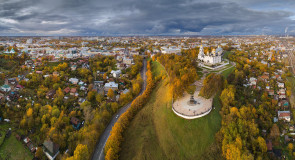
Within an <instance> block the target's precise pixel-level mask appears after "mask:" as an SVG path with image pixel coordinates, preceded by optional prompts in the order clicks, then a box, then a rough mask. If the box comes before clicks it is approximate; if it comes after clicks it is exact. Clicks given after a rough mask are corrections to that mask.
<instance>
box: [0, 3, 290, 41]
mask: <svg viewBox="0 0 295 160" xmlns="http://www.w3.org/2000/svg"><path fill="white" fill-rule="evenodd" d="M292 8H295V1H292V0H283V1H281V2H278V1H276V0H244V1H242V0H219V1H218V0H140V1H138V0H120V1H117V0H108V1H101V0H50V1H47V0H7V1H5V0H0V35H1V36H22V35H23V36H36V35H40V36H42V35H44V36H46V35H69V36H75V35H81V36H83V35H85V36H112V35H260V34H267V35H275V34H285V31H287V33H288V34H290V35H292V34H294V33H295V11H293V9H292ZM286 28H288V29H286Z"/></svg>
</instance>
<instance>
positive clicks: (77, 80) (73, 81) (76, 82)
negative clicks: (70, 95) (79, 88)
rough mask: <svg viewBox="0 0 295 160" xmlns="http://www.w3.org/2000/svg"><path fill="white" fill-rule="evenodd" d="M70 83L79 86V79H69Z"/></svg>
mask: <svg viewBox="0 0 295 160" xmlns="http://www.w3.org/2000/svg"><path fill="white" fill-rule="evenodd" d="M69 82H71V83H72V84H78V82H79V79H77V78H70V79H69Z"/></svg>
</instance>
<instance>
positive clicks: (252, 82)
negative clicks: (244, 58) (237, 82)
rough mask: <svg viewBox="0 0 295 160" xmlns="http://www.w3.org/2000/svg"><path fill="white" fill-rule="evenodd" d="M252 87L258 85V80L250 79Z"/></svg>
mask: <svg viewBox="0 0 295 160" xmlns="http://www.w3.org/2000/svg"><path fill="white" fill-rule="evenodd" d="M249 81H250V85H251V86H256V83H257V79H256V78H254V77H250V80H249Z"/></svg>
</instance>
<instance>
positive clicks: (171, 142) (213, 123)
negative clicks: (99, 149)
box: [120, 65, 221, 160]
mask: <svg viewBox="0 0 295 160" xmlns="http://www.w3.org/2000/svg"><path fill="white" fill-rule="evenodd" d="M152 66H153V71H157V70H159V68H155V67H160V69H161V70H163V68H162V67H161V66H158V65H152ZM155 74H156V73H155ZM156 75H157V74H156ZM171 97H172V96H171V94H170V93H169V84H168V79H167V78H166V79H164V80H162V81H161V82H160V83H159V84H158V85H157V87H156V88H155V89H154V91H153V92H152V94H151V97H150V100H149V101H148V103H147V104H146V105H145V106H144V108H143V109H142V110H141V111H140V112H139V113H138V114H137V115H136V116H135V118H134V119H133V121H132V122H131V123H130V126H129V128H128V129H127V130H126V132H125V134H124V139H125V141H124V142H123V144H122V151H121V153H120V159H123V160H125V159H126V160H131V159H138V160H142V159H151V160H157V159H159V160H162V159H201V157H202V154H203V153H204V151H205V150H206V149H207V148H208V147H209V146H210V145H211V144H212V143H213V142H214V136H215V133H216V132H217V131H218V130H219V129H220V126H221V116H220V115H219V110H220V103H219V100H218V98H217V97H216V98H214V106H215V109H214V110H212V111H211V113H210V114H209V115H207V116H205V117H202V118H199V119H195V120H185V119H182V118H180V117H178V116H176V115H175V114H174V113H173V111H172V109H171Z"/></svg>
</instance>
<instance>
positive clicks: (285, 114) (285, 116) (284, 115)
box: [278, 111, 291, 122]
mask: <svg viewBox="0 0 295 160" xmlns="http://www.w3.org/2000/svg"><path fill="white" fill-rule="evenodd" d="M278 119H279V120H284V121H286V122H290V120H291V113H290V111H278Z"/></svg>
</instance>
